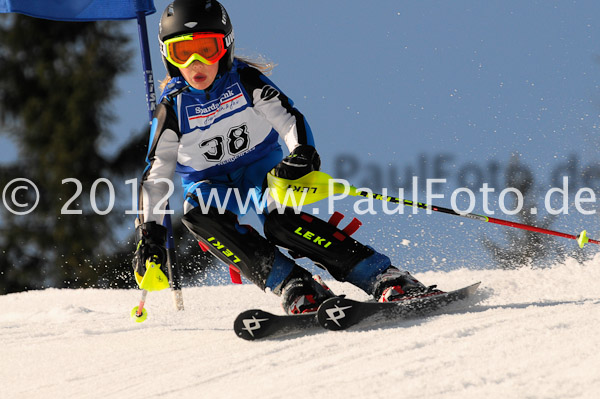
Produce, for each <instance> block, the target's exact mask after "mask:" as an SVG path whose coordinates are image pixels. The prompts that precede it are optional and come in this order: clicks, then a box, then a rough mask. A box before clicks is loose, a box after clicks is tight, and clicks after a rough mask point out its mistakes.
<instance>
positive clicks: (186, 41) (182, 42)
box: [160, 33, 227, 68]
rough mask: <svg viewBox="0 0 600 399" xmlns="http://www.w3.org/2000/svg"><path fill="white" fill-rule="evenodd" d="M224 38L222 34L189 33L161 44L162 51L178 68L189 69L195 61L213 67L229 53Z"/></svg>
mask: <svg viewBox="0 0 600 399" xmlns="http://www.w3.org/2000/svg"><path fill="white" fill-rule="evenodd" d="M224 38H225V35H224V34H222V33H189V34H186V35H181V36H175V37H173V38H171V39H168V40H165V41H164V42H161V46H160V51H161V53H162V55H164V57H165V58H166V59H167V61H169V62H170V63H171V64H173V65H175V66H176V67H177V68H187V67H189V66H190V64H191V63H192V62H194V61H200V62H202V63H204V64H206V65H212V64H214V63H216V62H218V61H219V60H220V59H221V58H223V56H224V55H225V53H226V52H227V49H226V48H225V40H224Z"/></svg>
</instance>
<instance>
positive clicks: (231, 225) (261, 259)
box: [182, 207, 277, 290]
mask: <svg viewBox="0 0 600 399" xmlns="http://www.w3.org/2000/svg"><path fill="white" fill-rule="evenodd" d="M182 222H183V224H184V225H185V226H186V227H187V228H188V230H189V231H190V232H191V233H192V234H193V235H194V237H195V238H196V240H198V241H199V242H201V243H203V244H204V246H205V247H206V248H208V249H209V251H210V252H211V253H212V254H213V255H215V256H216V257H217V258H219V259H220V260H222V261H223V262H225V263H226V264H228V265H233V266H234V267H235V268H237V269H238V270H239V271H240V273H241V274H242V275H243V276H244V277H246V278H247V279H248V280H250V281H251V282H252V283H254V284H256V285H258V286H259V287H260V288H261V289H263V290H264V289H265V288H266V284H267V278H268V277H269V273H270V272H271V269H272V267H273V262H274V260H275V252H276V251H277V248H276V247H275V245H273V244H272V243H270V242H269V241H268V240H266V239H265V238H264V237H262V236H261V235H260V234H259V233H258V232H257V231H256V230H254V229H253V228H252V227H251V226H242V225H240V224H239V223H238V219H237V215H236V214H234V213H233V212H230V211H225V212H224V213H219V211H218V210H217V209H216V208H213V207H211V208H210V209H209V210H208V212H207V213H203V212H202V210H201V209H200V208H194V209H192V210H191V211H189V212H188V213H186V214H185V215H184V216H183V218H182Z"/></svg>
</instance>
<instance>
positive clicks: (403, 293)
mask: <svg viewBox="0 0 600 399" xmlns="http://www.w3.org/2000/svg"><path fill="white" fill-rule="evenodd" d="M442 293H443V291H440V290H438V289H436V286H435V285H432V286H429V287H427V286H425V285H423V284H422V283H421V282H420V281H419V280H417V279H416V278H414V277H413V276H411V274H410V273H409V272H407V271H401V270H398V269H397V268H395V267H394V266H391V267H389V268H388V269H387V270H386V271H384V272H383V273H381V274H380V275H379V276H377V280H376V281H375V289H374V291H373V296H374V297H375V299H377V300H378V301H379V302H396V301H402V300H406V299H413V298H423V297H426V296H432V295H437V294H442Z"/></svg>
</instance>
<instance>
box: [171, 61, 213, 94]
mask: <svg viewBox="0 0 600 399" xmlns="http://www.w3.org/2000/svg"><path fill="white" fill-rule="evenodd" d="M179 71H181V75H182V76H183V78H184V79H185V81H186V82H188V84H189V85H190V86H192V87H193V88H194V89H196V90H206V89H207V88H209V87H210V85H211V84H213V82H214V81H215V78H216V77H217V73H218V72H219V63H218V62H216V63H214V64H212V65H206V64H203V63H202V62H200V61H194V62H192V63H191V64H190V66H189V67H187V68H179Z"/></svg>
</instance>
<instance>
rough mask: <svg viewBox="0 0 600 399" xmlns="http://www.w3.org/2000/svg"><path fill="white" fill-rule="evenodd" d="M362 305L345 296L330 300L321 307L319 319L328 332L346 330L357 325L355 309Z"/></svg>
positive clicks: (318, 314)
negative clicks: (354, 314)
mask: <svg viewBox="0 0 600 399" xmlns="http://www.w3.org/2000/svg"><path fill="white" fill-rule="evenodd" d="M357 305H358V306H359V305H360V304H359V303H358V302H356V301H353V300H351V299H346V298H345V297H344V296H339V297H335V298H330V299H328V300H326V301H325V302H323V303H322V304H321V306H320V307H319V311H318V313H317V319H318V321H319V324H320V325H321V326H322V327H323V328H326V329H328V330H332V331H339V330H345V329H346V328H348V327H350V326H351V325H353V324H354V323H355V320H354V317H352V316H353V313H354V311H353V308H354V307H355V306H357Z"/></svg>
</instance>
